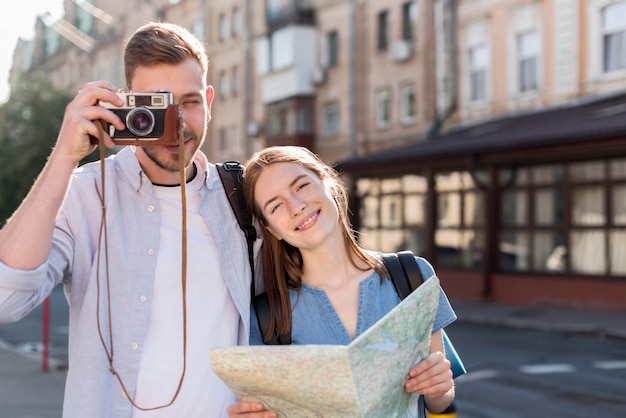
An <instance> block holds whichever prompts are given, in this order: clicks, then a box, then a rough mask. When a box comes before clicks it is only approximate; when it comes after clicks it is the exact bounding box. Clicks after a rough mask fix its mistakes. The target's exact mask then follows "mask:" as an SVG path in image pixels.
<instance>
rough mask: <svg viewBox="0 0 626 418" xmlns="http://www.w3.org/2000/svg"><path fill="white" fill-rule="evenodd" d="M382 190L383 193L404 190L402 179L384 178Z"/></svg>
mask: <svg viewBox="0 0 626 418" xmlns="http://www.w3.org/2000/svg"><path fill="white" fill-rule="evenodd" d="M381 190H382V192H383V193H391V192H400V191H402V180H401V179H399V178H392V179H384V180H382V187H381Z"/></svg>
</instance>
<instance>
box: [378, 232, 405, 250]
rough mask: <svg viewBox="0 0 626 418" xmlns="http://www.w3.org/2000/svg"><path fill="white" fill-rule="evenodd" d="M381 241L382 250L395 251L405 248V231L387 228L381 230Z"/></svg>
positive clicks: (380, 248) (379, 248) (380, 247)
mask: <svg viewBox="0 0 626 418" xmlns="http://www.w3.org/2000/svg"><path fill="white" fill-rule="evenodd" d="M380 237H381V242H380V246H379V247H378V248H374V249H375V250H379V251H382V252H395V251H398V250H399V249H401V248H403V247H404V245H405V243H404V232H403V231H402V230H401V229H385V230H382V231H380Z"/></svg>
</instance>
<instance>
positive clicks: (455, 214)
mask: <svg viewBox="0 0 626 418" xmlns="http://www.w3.org/2000/svg"><path fill="white" fill-rule="evenodd" d="M146 20H163V21H170V22H174V23H178V24H181V25H183V26H185V27H187V28H189V29H190V30H191V31H192V32H193V33H195V34H196V35H197V36H198V37H200V38H201V39H203V40H204V41H205V42H206V44H207V51H208V54H209V58H210V60H211V64H210V69H209V80H208V81H209V83H210V84H212V85H213V86H214V87H215V89H216V98H215V102H214V105H213V117H214V118H213V121H212V122H211V123H210V125H209V135H208V138H207V142H206V144H205V152H206V153H207V155H208V157H209V159H210V160H212V161H222V160H227V159H238V160H242V161H245V160H246V159H247V158H248V157H249V156H250V154H251V153H252V152H253V151H255V150H257V149H259V148H261V147H264V146H268V145H276V144H295V145H302V146H306V147H308V148H310V149H312V150H313V151H315V152H317V153H318V154H319V155H320V156H321V157H322V158H323V159H324V160H326V161H327V162H329V163H333V164H336V165H337V167H338V168H339V169H341V170H342V172H343V174H344V176H345V179H346V181H347V183H348V184H349V185H350V187H351V190H352V195H353V196H352V205H353V213H354V224H355V227H356V228H357V229H358V230H359V231H360V234H359V237H360V240H361V242H362V243H363V244H364V245H365V246H366V247H368V248H372V249H379V250H382V251H397V250H401V249H410V250H413V251H414V252H416V253H417V254H421V255H424V256H425V257H427V258H428V259H429V260H430V261H431V262H432V263H433V264H434V266H435V267H436V269H437V272H438V274H439V275H440V278H441V280H442V283H443V285H444V287H445V289H446V291H447V293H448V294H449V296H451V297H452V298H458V299H467V300H485V301H499V302H506V303H521V304H552V305H568V306H585V307H602V308H615V309H618V308H624V307H626V0H487V1H479V0H414V1H407V0H309V1H305V0H266V1H252V0H233V1H220V0H65V16H64V17H63V18H62V19H60V20H58V21H50V19H49V18H47V17H46V16H41V17H40V18H39V19H38V20H37V22H36V34H35V37H34V39H32V40H20V41H19V42H18V44H17V46H16V49H15V53H14V63H13V68H12V71H11V83H12V84H13V85H15V83H17V82H18V75H19V73H21V72H23V71H27V72H34V71H41V72H44V73H45V74H47V76H48V77H49V78H50V79H52V80H54V82H55V84H57V85H58V86H60V87H67V88H69V89H74V90H78V89H79V88H80V87H81V86H82V85H83V84H84V83H85V82H86V81H89V80H94V79H106V80H109V81H111V82H112V83H114V84H116V85H118V86H122V87H123V86H124V85H125V83H124V81H123V80H124V79H123V68H122V67H123V62H122V50H123V47H124V42H125V40H126V39H127V38H128V36H129V35H130V34H131V33H132V32H133V31H134V30H135V29H136V28H137V27H138V26H139V25H141V24H142V23H143V22H145V21H146Z"/></svg>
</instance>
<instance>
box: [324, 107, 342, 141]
mask: <svg viewBox="0 0 626 418" xmlns="http://www.w3.org/2000/svg"><path fill="white" fill-rule="evenodd" d="M338 133H339V104H337V103H328V104H327V105H325V106H324V136H335V135H337V134H338Z"/></svg>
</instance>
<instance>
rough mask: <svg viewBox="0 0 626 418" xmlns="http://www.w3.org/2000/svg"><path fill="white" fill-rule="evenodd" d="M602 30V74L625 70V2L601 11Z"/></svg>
mask: <svg viewBox="0 0 626 418" xmlns="http://www.w3.org/2000/svg"><path fill="white" fill-rule="evenodd" d="M602 30H603V36H602V49H603V57H604V59H603V69H604V72H605V73H608V72H611V71H617V70H626V1H625V2H621V3H614V4H611V5H610V6H607V7H605V8H604V9H603V10H602Z"/></svg>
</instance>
